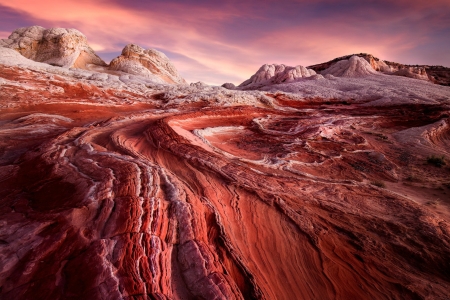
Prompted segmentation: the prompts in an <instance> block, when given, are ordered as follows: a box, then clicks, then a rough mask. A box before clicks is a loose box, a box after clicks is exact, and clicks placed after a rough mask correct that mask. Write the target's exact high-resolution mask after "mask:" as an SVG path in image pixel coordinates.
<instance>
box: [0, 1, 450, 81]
mask: <svg viewBox="0 0 450 300" xmlns="http://www.w3.org/2000/svg"><path fill="white" fill-rule="evenodd" d="M32 25H40V26H43V27H46V28H51V27H64V28H76V29H78V30H79V31H81V32H82V33H83V34H84V35H86V37H87V38H88V41H89V44H90V45H91V47H92V48H93V49H94V50H95V51H96V52H97V54H98V55H99V56H100V57H102V58H103V59H104V60H105V61H107V62H109V61H110V60H111V59H113V58H114V57H117V56H118V55H119V54H120V52H121V50H122V49H123V47H124V46H125V45H127V44H129V43H134V44H138V45H140V46H142V47H144V48H147V49H148V48H154V49H157V50H159V51H162V52H164V53H165V54H166V55H167V56H168V57H169V58H170V60H171V61H172V63H173V64H174V65H175V67H176V68H177V69H178V71H179V72H180V74H181V75H182V76H183V77H184V78H185V79H186V80H187V81H188V82H197V81H202V82H205V83H208V84H214V85H221V84H223V83H225V82H232V83H234V84H239V83H241V82H242V81H244V80H245V79H247V78H249V77H250V76H251V75H252V74H254V73H255V72H256V71H257V70H258V69H259V68H260V67H261V65H263V64H266V63H269V64H272V63H277V64H285V65H290V66H297V65H303V66H308V65H313V64H317V63H322V62H326V61H329V60H331V59H333V58H335V57H339V56H343V55H347V54H352V53H361V52H363V53H371V54H373V55H375V56H376V57H379V58H381V59H383V60H388V61H395V62H399V63H404V64H428V65H444V66H447V67H450V1H449V0H427V1H419V0H418V1H413V0H376V1H371V0H367V1H365V0H341V1H336V0H315V1H314V0H258V1H253V0H251V1H245V0H240V1H237V0H236V1H235V0H231V1H226V0H223V1H217V0H161V1H159V0H128V1H123V0H41V1H36V0H13V1H11V0H0V38H7V37H8V36H9V35H10V33H11V32H12V31H13V30H14V29H16V28H19V27H26V26H32Z"/></svg>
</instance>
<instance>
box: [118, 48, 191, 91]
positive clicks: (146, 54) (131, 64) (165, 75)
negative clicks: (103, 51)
mask: <svg viewBox="0 0 450 300" xmlns="http://www.w3.org/2000/svg"><path fill="white" fill-rule="evenodd" d="M109 68H110V70H115V71H122V72H125V73H129V74H134V75H140V76H143V77H150V78H152V77H159V78H161V79H162V80H164V81H165V82H168V83H186V81H185V80H184V79H183V78H181V76H180V75H179V74H178V71H177V70H176V68H175V67H174V65H173V64H172V63H171V62H170V61H169V59H168V58H167V56H166V55H164V53H162V52H159V51H157V50H154V49H148V50H145V49H144V48H142V47H140V46H138V45H134V44H130V45H127V46H126V47H125V48H124V49H123V51H122V55H120V56H119V57H117V58H115V59H113V60H112V61H111V63H110V65H109Z"/></svg>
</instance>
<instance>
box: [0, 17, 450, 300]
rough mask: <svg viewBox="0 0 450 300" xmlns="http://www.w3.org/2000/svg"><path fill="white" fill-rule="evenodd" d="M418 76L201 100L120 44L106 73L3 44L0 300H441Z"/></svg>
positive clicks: (231, 91) (250, 85)
mask: <svg viewBox="0 0 450 300" xmlns="http://www.w3.org/2000/svg"><path fill="white" fill-rule="evenodd" d="M402 70H403V71H402ZM423 70H425V73H424V72H423ZM430 70H435V69H433V67H424V69H422V67H420V66H419V67H417V68H416V67H414V68H412V69H410V67H409V66H406V67H405V66H403V65H396V64H393V63H389V62H383V61H381V60H378V59H376V58H374V57H372V56H370V55H365V54H364V55H363V54H361V55H356V56H354V55H351V56H348V57H342V58H338V59H336V60H333V61H331V62H328V63H325V64H321V65H316V66H311V67H307V68H305V67H302V66H296V67H289V66H286V65H279V64H278V65H277V64H267V65H264V66H262V67H261V68H260V69H259V70H258V71H257V72H256V74H255V75H253V76H252V77H251V78H250V79H249V80H247V81H245V82H244V83H242V84H241V85H240V86H237V87H236V86H235V85H234V84H231V83H228V84H225V85H224V87H218V86H209V85H207V84H204V83H202V82H197V83H191V84H187V83H186V82H185V80H184V79H183V78H181V77H180V76H179V74H178V72H177V71H176V68H175V67H174V66H173V64H172V63H171V62H170V61H169V60H168V59H167V57H166V56H165V55H164V54H162V53H161V52H158V51H156V50H152V49H147V50H146V49H143V48H141V47H139V46H137V45H135V44H130V45H127V46H126V47H125V48H124V50H123V51H122V54H121V55H120V56H119V57H118V58H116V59H114V60H113V61H112V62H111V64H109V65H108V64H106V63H104V62H103V61H102V60H101V59H100V58H99V57H98V56H97V55H96V54H95V52H94V51H93V50H92V48H91V47H89V45H88V43H87V40H86V38H85V37H84V35H83V34H81V33H80V32H78V31H76V30H74V29H61V28H59V29H44V28H42V27H37V26H33V27H30V28H21V29H18V30H16V31H14V32H13V34H12V35H11V36H10V38H8V39H5V40H1V41H0V299H7V300H9V299H15V300H16V299H18V300H28V299H52V300H54V299H56V300H59V299H61V300H62V299H64V300H65V299H114V300H115V299H117V300H119V299H120V300H122V299H125V300H132V299H188V300H190V299H224V300H228V299H286V300H288V299H289V300H290V299H300V300H303V299H304V300H310V299H321V300H328V299H399V300H400V299H433V300H434V299H448V295H449V287H450V273H449V270H450V260H449V257H450V197H449V195H450V87H448V86H442V85H438V84H434V83H433V82H435V81H433V80H434V79H433V80H431V79H430V76H431V77H433V76H434V75H432V74H434V73H432V72H430ZM436 70H443V69H436ZM398 72H400V73H398ZM439 72H440V71H439ZM410 73H411V74H413V75H411V74H410ZM405 74H406V75H407V76H406V77H405V76H395V75H405ZM414 74H415V75H414ZM425 74H426V76H427V77H428V80H424V78H419V79H418V77H417V76H419V77H423V76H425ZM435 74H438V71H436V73H435ZM439 74H441V75H439V76H440V77H439V76H438V78H440V79H439V80H441V81H440V82H441V83H442V82H443V81H444V79H443V78H444V77H445V76H444V75H442V74H446V73H445V72H444V71H443V73H439ZM416 75H417V76H416ZM411 76H412V77H413V78H411ZM433 78H434V77H433ZM436 82H437V81H436Z"/></svg>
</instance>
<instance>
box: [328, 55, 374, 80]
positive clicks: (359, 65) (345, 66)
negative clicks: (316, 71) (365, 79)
mask: <svg viewBox="0 0 450 300" xmlns="http://www.w3.org/2000/svg"><path fill="white" fill-rule="evenodd" d="M321 74H322V75H327V74H330V75H333V76H336V77H360V76H367V75H378V74H379V73H378V72H377V71H375V70H374V69H373V68H372V66H371V65H370V64H369V62H367V60H365V59H364V58H361V57H359V56H356V55H354V56H352V57H350V58H349V59H344V60H341V61H338V62H337V63H335V64H333V65H332V66H330V67H329V68H328V69H325V70H323V71H322V72H321Z"/></svg>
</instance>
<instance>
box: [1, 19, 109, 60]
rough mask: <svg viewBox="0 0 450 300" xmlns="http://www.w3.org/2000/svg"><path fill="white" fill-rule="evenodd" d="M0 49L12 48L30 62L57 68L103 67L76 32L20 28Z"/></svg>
mask: <svg viewBox="0 0 450 300" xmlns="http://www.w3.org/2000/svg"><path fill="white" fill-rule="evenodd" d="M0 46H2V47H7V48H10V49H14V50H16V51H18V52H19V53H20V54H22V55H23V56H25V57H26V58H29V59H31V60H34V61H37V62H44V63H47V64H51V65H55V66H59V67H66V68H70V67H74V68H80V69H88V68H89V65H99V66H106V63H105V62H104V61H103V60H102V59H101V58H100V57H98V56H97V54H95V52H94V50H92V48H91V47H90V46H89V45H88V42H87V39H86V37H85V36H84V35H83V34H82V33H81V32H79V31H78V30H76V29H65V28H50V29H45V28H43V27H40V26H31V27H23V28H19V29H17V30H15V31H14V32H13V33H12V34H11V35H10V36H9V37H8V38H7V39H3V40H0Z"/></svg>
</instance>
